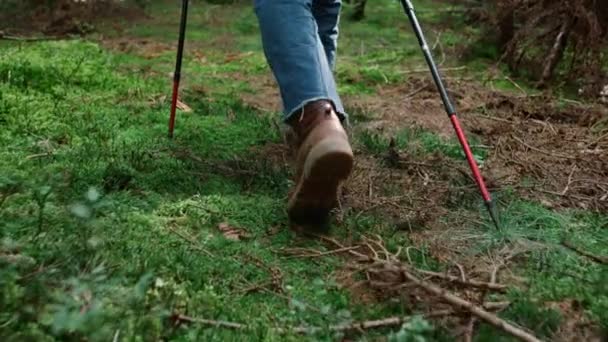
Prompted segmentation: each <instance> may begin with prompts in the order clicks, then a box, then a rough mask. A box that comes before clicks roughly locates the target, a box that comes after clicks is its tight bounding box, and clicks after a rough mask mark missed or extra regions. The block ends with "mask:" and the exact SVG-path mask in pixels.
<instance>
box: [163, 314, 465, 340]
mask: <svg viewBox="0 0 608 342" xmlns="http://www.w3.org/2000/svg"><path fill="white" fill-rule="evenodd" d="M453 313H454V311H453V310H439V311H433V312H430V313H428V314H423V315H422V316H424V317H426V318H432V317H441V316H448V315H451V314H453ZM413 317H414V316H394V317H387V318H383V319H377V320H368V321H361V322H355V323H350V324H337V325H330V326H328V327H325V328H323V327H315V326H311V327H308V326H298V327H278V328H275V330H276V331H278V332H280V333H287V332H294V333H298V334H314V333H316V332H319V331H324V330H329V331H336V332H337V331H351V330H369V329H375V328H381V327H388V326H398V325H401V324H403V323H404V322H407V321H409V320H411V319H412V318H413ZM173 321H174V322H176V323H179V322H186V323H197V324H203V325H211V326H214V327H217V328H227V329H236V330H245V329H251V326H249V325H247V324H242V323H235V322H228V321H218V320H212V319H205V318H196V317H190V316H186V315H181V314H178V315H175V316H173Z"/></svg>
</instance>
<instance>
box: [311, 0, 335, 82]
mask: <svg viewBox="0 0 608 342" xmlns="http://www.w3.org/2000/svg"><path fill="white" fill-rule="evenodd" d="M341 7H342V1H341V0H313V2H312V13H313V16H314V17H315V19H316V21H317V26H318V27H319V37H320V38H321V42H322V43H323V47H324V48H325V54H326V55H327V62H328V64H329V67H330V69H332V70H333V69H334V68H335V64H336V50H337V47H338V34H339V29H338V26H339V23H340V10H341Z"/></svg>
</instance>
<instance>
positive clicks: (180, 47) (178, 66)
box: [169, 0, 188, 139]
mask: <svg viewBox="0 0 608 342" xmlns="http://www.w3.org/2000/svg"><path fill="white" fill-rule="evenodd" d="M187 19H188V0H183V1H182V18H181V22H180V26H179V41H178V44H177V60H176V62H175V72H174V73H173V97H172V98H171V116H170V117H169V138H170V139H171V138H173V128H174V127H175V111H176V109H177V95H178V92H179V81H180V79H181V72H182V57H183V55H184V40H185V37H186V21H187Z"/></svg>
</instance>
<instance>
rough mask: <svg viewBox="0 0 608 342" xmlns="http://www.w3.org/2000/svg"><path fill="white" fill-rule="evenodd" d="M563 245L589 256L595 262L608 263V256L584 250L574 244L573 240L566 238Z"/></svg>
mask: <svg viewBox="0 0 608 342" xmlns="http://www.w3.org/2000/svg"><path fill="white" fill-rule="evenodd" d="M562 245H563V246H564V247H566V248H568V249H569V250H571V251H574V252H576V253H578V254H580V255H582V256H584V257H587V258H589V259H591V260H593V261H595V262H597V263H599V264H604V265H608V258H607V257H604V256H599V255H594V254H591V253H589V252H587V251H584V250H582V249H580V248H578V247H576V246H575V245H574V244H572V243H571V242H569V241H566V240H564V241H562Z"/></svg>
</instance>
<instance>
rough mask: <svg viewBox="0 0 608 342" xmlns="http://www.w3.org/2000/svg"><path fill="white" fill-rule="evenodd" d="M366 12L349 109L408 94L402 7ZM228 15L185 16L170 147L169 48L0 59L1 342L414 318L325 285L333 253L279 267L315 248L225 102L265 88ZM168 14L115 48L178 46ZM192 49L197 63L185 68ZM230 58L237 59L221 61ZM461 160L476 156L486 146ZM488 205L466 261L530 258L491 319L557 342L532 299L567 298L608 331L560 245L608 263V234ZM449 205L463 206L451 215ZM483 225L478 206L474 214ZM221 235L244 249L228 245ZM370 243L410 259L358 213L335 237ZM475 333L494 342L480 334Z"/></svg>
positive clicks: (423, 324)
mask: <svg viewBox="0 0 608 342" xmlns="http://www.w3.org/2000/svg"><path fill="white" fill-rule="evenodd" d="M372 5H373V6H370V7H369V12H368V17H369V19H368V20H366V21H364V22H362V23H351V22H348V21H345V22H344V25H343V27H344V28H343V40H342V43H341V47H340V49H341V54H342V56H344V57H343V58H342V59H341V60H340V61H339V69H338V72H337V73H338V78H339V80H340V81H341V82H340V84H341V87H342V88H341V90H342V91H344V92H345V93H351V94H362V93H367V94H373V93H374V91H375V90H374V89H375V87H377V86H383V85H386V84H389V85H390V84H395V83H398V82H401V81H402V80H404V78H403V77H405V76H403V75H405V74H399V73H396V72H395V71H398V70H404V69H405V68H410V67H414V66H419V65H421V63H422V60H421V59H420V58H419V56H418V55H417V51H418V48H419V47H418V46H417V43H416V41H415V38H414V37H413V35H412V34H411V32H409V31H408V30H409V28H408V27H407V26H406V25H407V22H406V21H405V16H403V14H402V13H401V12H399V11H400V8H399V7H398V5H399V4H398V3H396V2H389V1H385V2H383V5H386V6H378V5H375V4H372ZM199 6H202V5H199ZM232 6H236V8H235V7H232ZM239 6H240V5H230V6H217V5H213V6H211V5H210V6H209V7H197V6H196V5H195V6H193V9H192V12H191V17H190V27H189V31H188V32H189V41H191V42H192V44H191V45H188V48H189V49H190V50H189V51H190V52H189V53H187V54H186V60H185V63H184V70H185V72H184V74H185V75H186V78H185V81H184V82H185V85H184V93H183V94H184V101H185V102H186V103H188V104H190V105H191V106H192V107H193V109H194V110H193V112H192V113H183V112H179V113H178V119H177V126H176V127H177V129H176V132H175V135H176V137H175V139H174V140H168V139H167V138H166V133H167V132H166V130H167V114H168V101H167V98H166V95H167V94H168V91H169V89H170V86H171V79H170V77H168V76H167V75H168V73H169V72H171V71H172V65H173V64H172V63H173V58H174V56H173V52H172V51H164V52H162V53H161V54H160V56H159V57H157V58H152V59H150V58H145V57H144V56H142V55H138V54H136V53H118V52H111V51H108V50H104V49H102V48H101V47H100V45H98V44H95V43H93V42H91V41H86V40H74V41H58V42H37V43H27V44H18V43H13V44H2V45H0V56H2V58H0V81H1V82H0V125H1V126H2V127H3V129H2V130H0V145H1V146H3V148H2V149H1V150H0V175H1V176H0V226H1V228H2V229H0V339H2V340H4V341H23V340H36V341H47V340H48V341H52V340H82V339H87V340H90V341H107V340H112V339H113V338H114V336H117V335H118V336H119V337H121V338H122V339H126V340H136V339H138V340H150V341H152V340H155V341H156V340H160V339H166V340H178V341H194V340H240V339H242V335H241V333H239V332H236V331H232V330H230V329H219V328H211V327H209V326H204V325H200V324H190V325H181V326H178V327H176V326H174V325H172V324H171V322H172V320H171V318H172V317H173V316H172V315H173V313H174V312H180V313H187V314H188V315H190V316H193V317H200V318H208V319H216V320H226V321H233V322H239V323H246V324H248V325H250V326H251V327H253V329H252V330H251V331H249V332H248V333H247V334H248V339H249V340H260V341H262V340H263V341H279V340H280V341H284V340H287V341H300V340H308V339H313V340H321V341H324V340H327V341H329V340H336V339H339V338H341V337H344V336H338V335H341V334H337V335H336V333H333V332H329V331H321V332H319V333H318V334H316V335H314V336H311V337H303V336H301V335H298V334H295V333H289V332H288V333H286V334H280V333H278V332H277V331H276V330H274V329H273V328H274V327H285V326H300V325H311V326H319V327H325V326H327V325H330V324H341V323H346V322H350V321H353V320H368V319H378V318H382V317H386V316H390V315H405V314H410V313H411V312H412V311H413V310H414V308H413V307H411V305H410V303H408V302H407V301H405V300H403V299H396V300H395V301H394V302H378V303H363V302H360V301H358V300H356V298H354V297H353V295H352V294H351V293H350V292H349V291H348V290H346V289H344V288H342V287H341V286H340V284H339V282H338V280H337V275H338V274H339V272H340V271H342V270H343V267H344V262H343V260H342V259H340V258H339V257H337V256H328V257H324V258H315V259H299V258H286V257H285V256H283V255H282V254H281V253H280V252H279V251H280V250H281V249H282V248H286V247H307V248H315V249H321V250H323V249H325V248H326V247H325V246H323V245H322V244H321V243H320V242H318V241H316V240H311V239H302V238H298V237H297V236H295V235H294V234H293V233H292V232H291V231H290V230H289V229H287V227H286V215H285V208H284V206H285V195H286V193H287V191H288V189H289V186H290V181H289V176H290V173H291V171H290V170H287V169H286V168H284V167H282V166H277V165H272V163H270V162H269V161H267V160H266V159H265V158H264V157H265V155H264V152H260V149H262V151H264V150H263V148H264V147H267V146H271V145H273V144H279V143H281V137H280V135H279V132H277V130H275V129H274V127H275V124H274V122H275V121H276V120H277V113H265V112H260V111H258V110H256V109H253V108H251V107H249V106H248V105H246V104H245V103H243V102H242V101H241V100H240V98H239V96H238V95H239V94H240V93H243V92H249V93H255V92H256V88H255V84H252V82H251V81H250V79H247V78H243V79H240V78H234V77H232V76H233V75H235V74H243V75H253V76H252V77H255V76H256V75H263V74H265V73H267V72H268V68H267V67H266V64H265V60H264V58H263V54H262V52H261V51H260V48H261V46H260V43H259V41H258V36H257V27H256V25H255V24H254V23H255V17H254V16H253V13H252V12H251V10H250V9H249V8H248V9H249V10H244V9H243V7H239ZM433 6H434V5H433V4H431V3H427V2H421V3H420V5H417V7H419V8H420V9H421V10H422V11H421V15H420V17H421V18H422V19H424V20H425V22H427V20H428V22H430V23H435V22H436V20H435V18H436V17H435V16H434V15H433V13H432V12H431V11H429V10H430V9H432V8H433ZM178 10H179V9H178V8H175V6H169V5H167V3H160V2H159V3H153V5H152V7H150V12H151V13H152V14H154V15H155V17H156V19H154V20H155V21H154V22H155V23H156V24H157V25H143V24H141V23H136V24H132V25H127V24H126V23H125V25H126V27H127V29H128V31H127V34H128V35H133V36H137V37H146V38H147V39H152V40H155V41H165V42H172V41H173V39H174V35H175V33H176V32H174V31H175V30H174V29H175V28H176V27H177V26H176V21H177V20H178V16H177V15H176V13H177V11H178ZM233 13H238V15H237V16H236V17H231V15H232V14H233ZM212 23H214V24H215V25H211V24H212ZM219 23H222V24H225V25H227V26H222V25H219ZM226 32H237V34H234V36H233V38H234V45H231V46H222V45H217V44H216V45H214V44H211V45H209V46H207V45H204V42H205V41H209V40H212V39H213V38H216V37H218V36H221V35H222V34H226ZM110 33H111V32H109V33H108V34H109V35H110V36H111V34H110ZM236 37H238V38H236ZM454 37H457V36H454ZM453 39H456V38H450V39H449V41H452V40H453ZM429 40H432V39H431V38H429ZM197 44H200V45H197ZM450 44H452V43H450ZM453 44H457V41H454V42H453ZM201 46H204V47H205V54H204V59H201V58H200V56H199V57H197V56H196V55H195V54H194V53H193V51H196V50H197V49H198V48H200V47H201ZM362 46H363V50H361V47H362ZM386 46H391V47H393V48H391V49H387V48H386ZM362 51H363V53H362ZM235 52H236V53H241V54H246V53H248V52H250V54H249V55H247V57H246V58H236V59H232V60H229V61H226V56H228V55H231V54H234V53H235ZM388 75H397V76H390V77H389V76H388ZM399 75H401V76H399ZM385 76H386V77H385ZM197 86H203V87H204V91H196V89H197ZM396 142H397V147H398V148H399V149H407V148H411V147H412V146H414V147H415V149H414V151H415V152H416V153H419V154H420V155H425V154H429V153H434V152H438V153H441V154H444V155H446V156H448V157H450V158H453V159H455V160H462V155H461V152H460V149H459V147H458V144H457V142H456V141H455V140H444V139H442V138H439V136H438V135H435V134H434V133H433V132H429V131H421V130H414V129H410V128H403V129H402V130H401V131H400V133H399V134H398V135H397V136H396ZM355 143H356V144H357V145H360V146H363V147H365V149H366V153H370V154H380V153H384V152H385V151H386V147H387V144H388V140H387V139H386V138H385V137H383V136H375V135H371V134H360V135H357V136H356V137H355ZM472 143H473V144H475V139H474V138H472ZM474 152H475V153H476V155H477V156H478V157H479V158H480V160H483V159H484V158H485V150H482V149H477V148H475V149H474ZM501 195H502V194H501ZM501 198H503V205H501V207H503V208H504V209H503V213H502V215H503V220H504V222H503V224H504V226H505V227H507V229H506V230H505V231H503V232H502V233H498V232H494V231H492V230H491V229H489V227H487V226H484V225H479V226H475V227H473V228H472V229H473V230H474V231H475V232H476V233H477V235H478V236H479V238H478V239H479V241H478V243H477V244H476V245H475V247H476V249H473V250H471V251H470V253H473V254H474V253H479V254H480V253H483V252H484V251H486V250H488V249H498V248H502V247H504V246H510V245H512V244H514V243H516V242H518V241H519V242H521V241H524V242H528V243H530V244H532V243H534V246H537V245H541V246H543V248H536V249H533V250H532V251H530V252H529V253H528V254H527V255H526V259H525V262H522V263H521V269H520V270H519V272H518V273H519V274H520V275H521V276H524V277H527V278H528V279H530V281H531V283H530V287H529V288H528V289H527V290H525V291H523V290H519V291H520V292H517V291H516V290H513V291H511V292H510V293H509V294H508V295H507V297H506V298H507V299H511V300H513V301H514V304H513V305H512V306H511V307H510V308H509V309H508V310H507V311H505V312H504V313H503V315H504V317H505V318H508V319H510V320H513V321H515V322H518V323H520V324H522V325H524V326H526V327H529V328H530V329H533V330H534V331H535V332H537V333H538V334H539V335H540V336H546V337H550V336H551V334H552V333H554V332H555V331H556V329H557V327H558V326H559V324H560V322H562V321H563V319H564V318H563V317H561V316H560V315H559V314H558V313H556V312H555V311H554V310H552V309H551V308H548V307H546V305H545V303H547V302H550V301H562V300H566V299H575V300H576V301H578V302H580V303H581V306H582V307H583V308H584V311H585V314H586V315H587V316H588V317H590V318H591V319H593V320H594V321H595V322H606V321H608V318H607V317H606V316H605V312H608V310H606V309H608V307H607V306H608V298H607V297H606V293H608V292H607V291H606V289H605V285H604V284H606V282H605V279H606V272H605V269H603V268H601V267H600V266H599V265H596V264H593V263H591V262H590V261H589V260H587V259H584V258H582V257H580V256H578V255H576V254H573V253H572V252H570V251H567V250H565V249H563V248H559V247H558V245H559V242H560V239H561V238H562V237H569V238H570V239H571V240H572V242H573V243H575V244H577V245H580V246H581V248H584V249H586V250H589V251H591V252H594V253H597V254H598V255H601V254H606V253H607V251H606V247H605V246H606V241H608V237H607V236H606V231H608V230H607V229H605V228H606V227H607V224H608V223H607V222H608V221H607V218H606V217H605V216H602V215H591V214H589V213H586V212H580V211H578V212H574V211H572V212H555V211H552V210H548V209H545V208H543V207H542V206H540V205H539V204H537V203H532V202H526V201H523V200H521V199H519V198H517V197H516V196H513V195H508V194H504V195H503V196H502V197H501ZM458 209H461V210H470V208H469V207H468V206H467V207H466V208H465V204H463V203H460V204H457V205H456V210H455V211H454V215H457V214H458ZM482 209H483V208H481V207H479V208H477V207H475V210H478V211H479V213H480V215H484V213H483V211H482ZM482 217H485V216H482ZM450 219H451V217H449V216H448V217H446V218H445V220H447V221H449V220H450ZM221 223H227V224H228V225H229V226H231V227H235V228H237V229H238V230H239V231H243V232H246V233H247V234H246V235H247V237H246V238H243V240H240V241H233V240H230V239H227V238H226V237H225V236H224V235H223V234H222V232H221V231H220V230H219V229H218V226H219V225H220V224H221ZM486 223H487V222H486ZM370 233H377V234H380V235H381V236H382V237H383V238H385V239H386V242H387V246H388V247H389V248H390V249H391V250H396V249H397V248H398V247H401V246H408V245H411V244H412V242H411V241H410V239H409V238H408V236H407V235H406V234H402V233H396V232H395V227H394V225H393V224H392V223H391V222H389V221H387V220H386V218H385V217H383V216H381V215H372V214H365V213H354V214H350V215H347V216H346V217H345V219H344V222H343V223H339V224H338V223H337V224H336V226H335V235H337V236H338V237H339V238H346V237H347V236H349V235H350V236H351V237H353V238H355V239H357V238H358V237H360V236H362V235H366V234H370ZM417 247H418V249H419V252H418V253H416V252H413V253H412V257H413V259H414V263H415V264H417V265H419V266H420V267H425V268H428V269H434V270H442V269H444V268H445V267H446V265H443V264H441V263H439V262H438V261H436V260H434V259H433V258H432V257H431V256H430V253H429V252H428V249H427V248H426V246H417ZM545 247H546V248H545ZM273 272H274V273H273ZM581 279H582V280H581ZM273 280H275V281H278V282H279V283H280V285H281V286H280V287H281V289H282V290H283V292H279V294H276V293H273V291H264V290H259V289H258V290H257V291H250V292H248V291H246V290H247V289H248V288H249V289H252V288H255V286H256V285H261V284H266V285H265V286H266V287H267V288H269V289H270V290H277V289H272V286H273V285H276V284H273V283H272V281H273ZM604 328H606V327H604ZM478 335H479V336H478V339H479V340H493V339H495V338H499V336H500V334H499V333H498V332H497V331H496V330H495V329H492V328H489V327H486V326H483V327H481V329H480V331H479V334H478ZM350 337H352V338H362V339H369V340H373V339H374V338H386V339H389V340H395V341H397V340H399V341H402V340H410V339H414V338H421V337H426V339H427V340H433V341H434V340H450V339H451V336H450V333H449V331H446V329H445V328H443V327H441V326H436V325H434V324H431V323H430V322H427V321H425V320H418V319H416V320H414V321H412V322H411V323H409V324H408V325H405V326H403V327H397V328H394V329H380V330H377V331H369V332H367V333H366V334H365V335H364V336H363V337H361V336H359V335H358V334H353V336H350Z"/></svg>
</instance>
